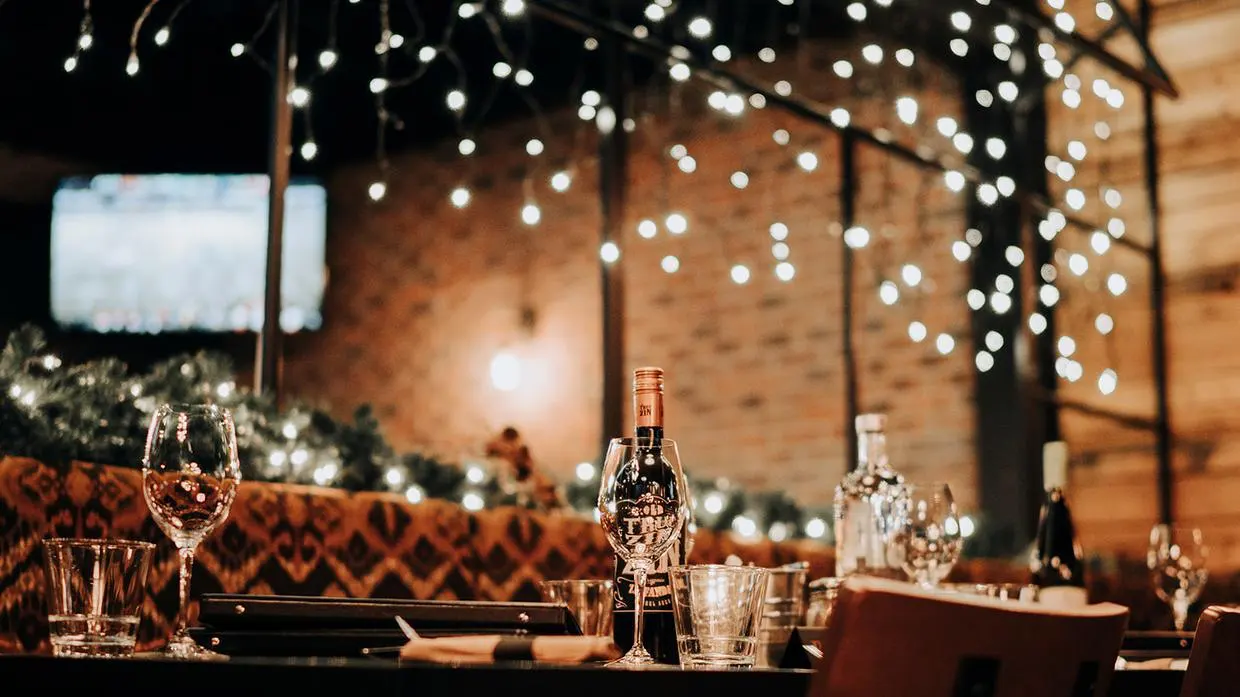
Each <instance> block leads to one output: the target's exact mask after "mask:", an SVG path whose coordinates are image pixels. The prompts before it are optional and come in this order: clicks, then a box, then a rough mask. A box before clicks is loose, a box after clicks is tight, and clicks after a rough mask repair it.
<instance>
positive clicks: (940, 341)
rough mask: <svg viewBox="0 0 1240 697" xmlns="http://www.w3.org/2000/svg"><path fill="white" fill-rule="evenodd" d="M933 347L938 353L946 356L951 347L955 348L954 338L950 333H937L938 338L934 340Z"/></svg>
mask: <svg viewBox="0 0 1240 697" xmlns="http://www.w3.org/2000/svg"><path fill="white" fill-rule="evenodd" d="M934 347H935V348H936V349H938V350H939V353H941V354H943V355H944V356H946V355H947V354H949V353H951V352H952V349H954V348H956V340H955V339H953V338H952V335H951V334H939V336H938V338H936V339H935V340H934Z"/></svg>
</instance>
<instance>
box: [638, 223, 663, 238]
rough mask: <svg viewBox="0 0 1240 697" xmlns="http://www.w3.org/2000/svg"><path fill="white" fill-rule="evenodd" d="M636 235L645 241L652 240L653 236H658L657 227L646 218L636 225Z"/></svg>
mask: <svg viewBox="0 0 1240 697" xmlns="http://www.w3.org/2000/svg"><path fill="white" fill-rule="evenodd" d="M637 234H638V235H640V236H642V237H643V238H645V239H648V240H652V239H654V236H655V235H657V234H659V226H658V225H656V224H655V222H654V221H653V220H650V219H649V218H647V219H646V220H643V221H641V222H640V223H638V224H637Z"/></svg>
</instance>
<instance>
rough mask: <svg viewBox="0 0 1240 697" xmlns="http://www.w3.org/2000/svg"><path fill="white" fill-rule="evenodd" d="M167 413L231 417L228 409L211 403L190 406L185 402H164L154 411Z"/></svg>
mask: <svg viewBox="0 0 1240 697" xmlns="http://www.w3.org/2000/svg"><path fill="white" fill-rule="evenodd" d="M160 412H167V413H170V414H223V415H226V416H232V412H231V411H229V409H228V407H222V406H220V405H218V404H215V403H213V402H206V403H199V404H190V403H187V402H164V403H163V404H160V405H159V407H157V408H156V409H155V413H157V414H158V413H160Z"/></svg>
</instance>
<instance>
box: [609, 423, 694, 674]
mask: <svg viewBox="0 0 1240 697" xmlns="http://www.w3.org/2000/svg"><path fill="white" fill-rule="evenodd" d="M686 494H687V492H686V490H685V480H684V474H683V473H682V471H681V468H680V456H679V454H678V453H677V451H676V443H675V442H673V441H671V440H667V439H665V438H615V439H612V441H611V443H610V445H609V446H608V448H607V457H606V459H605V461H604V462H603V473H602V482H601V484H600V487H599V492H598V512H599V522H600V523H602V525H603V530H604V531H606V533H607V540H608V542H610V543H611V546H612V548H613V549H615V550H616V554H618V555H619V556H620V558H621V559H622V560H623V561H624V563H625V565H626V567H627V568H626V569H625V570H626V571H632V573H633V598H634V600H633V611H634V615H633V647H632V648H631V649H630V650H629V652H628V653H627V654H625V655H624V657H622V658H620V659H619V660H616V661H613V664H616V665H625V666H642V665H649V664H653V663H654V662H655V660H654V658H653V657H651V655H650V652H648V651H647V650H646V647H645V646H644V645H643V643H642V630H643V629H644V621H645V616H644V612H645V605H646V577H647V575H648V574H649V572H650V571H651V570H652V569H653V568H654V565H655V563H656V562H658V560H659V559H660V558H661V557H662V556H663V555H664V554H666V553H667V550H668V549H669V548H670V547H671V546H672V542H674V541H675V540H676V538H677V536H678V535H679V533H680V528H681V526H683V525H684V524H685V520H686V519H687V517H688V496H687V495H686ZM621 592H622V589H620V588H616V593H621Z"/></svg>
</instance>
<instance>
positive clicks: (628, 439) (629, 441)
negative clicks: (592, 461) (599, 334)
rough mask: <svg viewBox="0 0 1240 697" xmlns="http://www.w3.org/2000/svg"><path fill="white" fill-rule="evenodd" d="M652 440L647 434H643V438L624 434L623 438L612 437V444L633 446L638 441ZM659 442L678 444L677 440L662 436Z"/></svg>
mask: <svg viewBox="0 0 1240 697" xmlns="http://www.w3.org/2000/svg"><path fill="white" fill-rule="evenodd" d="M650 440H651V438H649V437H647V436H642V437H641V438H638V437H636V436H624V437H621V438H612V439H611V444H612V445H613V446H615V445H620V446H625V447H631V446H633V445H634V444H636V443H643V442H648V441H650ZM659 442H661V443H663V444H664V445H672V446H675V445H676V441H675V440H673V439H671V438H660V439H659Z"/></svg>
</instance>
